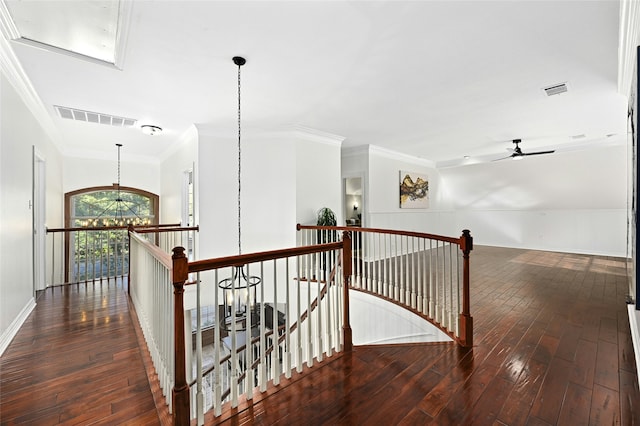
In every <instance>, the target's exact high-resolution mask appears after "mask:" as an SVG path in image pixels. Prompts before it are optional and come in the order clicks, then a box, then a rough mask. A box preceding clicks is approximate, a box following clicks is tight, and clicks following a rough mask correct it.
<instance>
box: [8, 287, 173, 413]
mask: <svg viewBox="0 0 640 426" xmlns="http://www.w3.org/2000/svg"><path fill="white" fill-rule="evenodd" d="M130 309H131V305H130V304H129V303H128V295H127V294H126V292H125V290H124V289H123V288H122V284H121V282H116V281H115V280H112V281H110V282H108V283H107V282H106V281H105V282H102V283H99V282H98V283H95V284H94V283H89V284H74V285H69V286H61V287H53V288H49V289H47V290H45V291H43V292H42V293H41V294H40V295H39V297H38V299H37V306H36V308H35V309H34V311H33V312H32V313H31V315H30V316H29V318H28V320H27V321H26V322H25V324H24V325H23V326H22V328H21V329H20V331H19V332H18V335H17V336H16V337H15V338H14V340H13V341H12V342H11V344H10V345H9V347H8V348H7V350H6V351H5V353H4V354H3V355H2V357H0V423H1V424H2V425H12V424H29V425H57V424H82V425H87V424H105V425H113V424H135V425H157V424H160V421H159V418H158V412H157V410H156V406H155V403H154V399H153V396H152V394H151V388H150V385H149V380H148V378H147V374H146V372H145V369H144V364H143V360H142V354H141V350H140V348H139V345H138V340H137V338H136V333H135V330H134V326H133V323H132V320H131V316H130V312H129V311H130Z"/></svg>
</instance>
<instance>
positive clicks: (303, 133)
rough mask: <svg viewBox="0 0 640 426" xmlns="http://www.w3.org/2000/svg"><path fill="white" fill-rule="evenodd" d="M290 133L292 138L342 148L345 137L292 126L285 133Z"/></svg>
mask: <svg viewBox="0 0 640 426" xmlns="http://www.w3.org/2000/svg"><path fill="white" fill-rule="evenodd" d="M287 130H288V132H290V133H291V134H293V135H294V136H297V137H300V138H302V139H306V140H308V141H311V142H318V143H323V144H327V145H333V146H337V147H341V146H342V142H344V140H345V137H344V136H340V135H336V134H333V133H328V132H323V131H321V130H317V129H312V128H311V127H304V126H298V125H293V126H290V127H289V128H288V129H286V130H285V131H287Z"/></svg>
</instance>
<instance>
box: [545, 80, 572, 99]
mask: <svg viewBox="0 0 640 426" xmlns="http://www.w3.org/2000/svg"><path fill="white" fill-rule="evenodd" d="M542 90H544V92H545V93H546V94H547V96H553V95H559V94H560V93H564V92H566V91H567V90H568V89H567V83H560V84H554V85H553V86H549V87H545V88H543V89H542Z"/></svg>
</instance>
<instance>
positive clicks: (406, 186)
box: [400, 170, 429, 209]
mask: <svg viewBox="0 0 640 426" xmlns="http://www.w3.org/2000/svg"><path fill="white" fill-rule="evenodd" d="M400 208H401V209H426V208H429V178H428V177H427V175H425V174H422V173H416V172H407V171H402V170H401V171H400Z"/></svg>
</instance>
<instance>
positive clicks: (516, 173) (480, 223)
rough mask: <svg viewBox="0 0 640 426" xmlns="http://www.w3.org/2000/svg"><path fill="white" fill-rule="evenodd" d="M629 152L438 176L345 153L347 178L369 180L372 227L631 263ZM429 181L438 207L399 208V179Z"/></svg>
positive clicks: (390, 159) (424, 165) (385, 157)
mask: <svg viewBox="0 0 640 426" xmlns="http://www.w3.org/2000/svg"><path fill="white" fill-rule="evenodd" d="M627 151H628V150H627V147H625V146H624V145H619V146H617V145H616V146H607V147H601V148H591V149H588V150H582V151H571V152H558V153H556V154H553V155H546V156H539V157H527V158H525V159H523V160H522V161H512V160H505V161H501V162H492V163H482V164H475V165H467V166H460V167H452V168H444V169H435V168H434V167H432V166H430V165H429V163H428V162H426V161H421V160H419V159H415V160H413V161H412V159H411V158H407V157H406V156H404V155H402V154H399V153H393V152H389V151H386V150H381V149H379V148H376V147H370V148H369V150H368V151H363V150H361V151H360V152H359V153H356V154H354V152H346V153H343V167H342V173H343V176H351V175H354V174H357V173H358V172H362V170H363V169H364V173H366V181H367V182H366V184H365V195H364V198H365V201H364V203H365V213H366V217H367V220H368V223H367V224H366V226H368V227H377V228H387V229H403V230H411V231H419V232H428V233H434V234H441V235H447V236H459V235H460V234H461V231H462V230H463V229H470V230H471V234H472V235H473V237H474V242H475V243H476V244H481V245H494V246H503V247H516V248H530V249H539V250H551V251H565V252H574V253H590V254H603V255H613V256H625V255H626V250H627V242H626V238H627V237H626V236H627V233H626V221H627V183H628V178H627V164H628V159H627V156H628V152H627ZM400 170H407V171H414V172H420V173H425V174H427V175H428V177H429V193H430V206H429V208H428V209H421V210H412V209H408V210H407V209H401V208H400V207H399V200H398V197H399V188H398V186H399V171H400Z"/></svg>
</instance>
